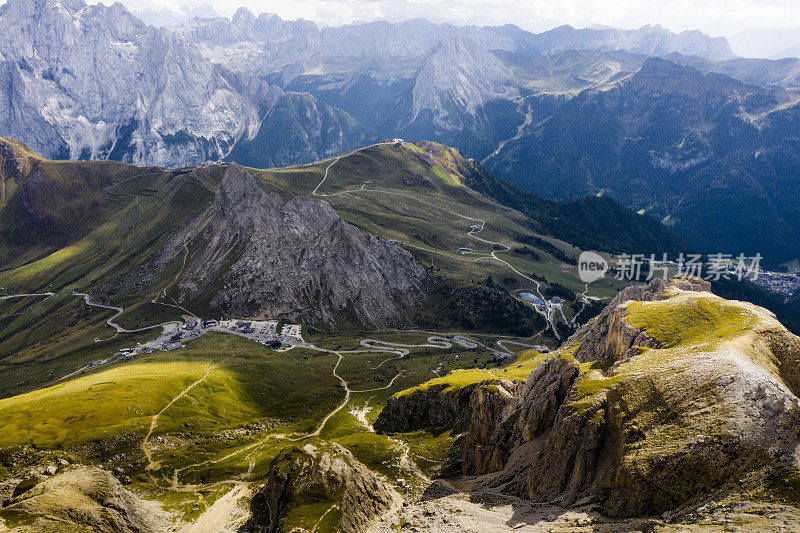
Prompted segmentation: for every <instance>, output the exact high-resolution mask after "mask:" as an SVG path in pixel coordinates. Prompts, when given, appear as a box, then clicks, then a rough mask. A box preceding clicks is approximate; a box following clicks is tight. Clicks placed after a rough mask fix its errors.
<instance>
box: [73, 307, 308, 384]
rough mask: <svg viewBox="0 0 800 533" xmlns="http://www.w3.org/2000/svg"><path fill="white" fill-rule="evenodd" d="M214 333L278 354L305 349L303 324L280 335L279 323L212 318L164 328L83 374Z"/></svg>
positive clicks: (287, 327) (283, 329) (289, 326)
mask: <svg viewBox="0 0 800 533" xmlns="http://www.w3.org/2000/svg"><path fill="white" fill-rule="evenodd" d="M211 332H218V333H229V334H231V335H239V336H240V337H245V338H247V339H250V340H252V341H254V342H257V343H259V344H262V345H264V346H267V347H269V348H271V349H273V350H275V351H286V350H290V349H292V348H294V347H295V346H303V345H305V340H304V339H303V335H302V326H301V325H300V324H285V325H283V326H281V329H280V332H278V321H277V320H239V319H229V320H221V321H217V320H214V319H211V318H189V319H188V320H187V321H186V322H185V323H184V324H183V325H181V324H180V323H179V322H171V323H169V324H166V325H164V330H163V331H162V333H161V335H159V336H158V337H156V338H155V339H153V340H151V341H149V342H146V343H143V344H137V345H136V346H134V347H132V348H123V349H121V350H119V351H117V352H115V353H114V354H113V355H112V356H111V357H109V358H106V359H98V360H96V361H92V362H91V363H89V364H88V365H87V366H86V367H85V368H84V369H82V371H81V372H79V373H82V372H83V371H85V370H87V369H89V368H94V367H98V366H103V365H107V364H109V363H112V362H114V361H127V360H129V359H132V358H133V357H135V356H136V355H140V354H149V353H153V352H155V351H156V350H163V351H165V352H170V351H172V350H178V349H180V348H183V347H184V346H185V343H187V342H189V341H191V340H193V339H196V338H197V337H199V336H200V335H203V334H205V333H211Z"/></svg>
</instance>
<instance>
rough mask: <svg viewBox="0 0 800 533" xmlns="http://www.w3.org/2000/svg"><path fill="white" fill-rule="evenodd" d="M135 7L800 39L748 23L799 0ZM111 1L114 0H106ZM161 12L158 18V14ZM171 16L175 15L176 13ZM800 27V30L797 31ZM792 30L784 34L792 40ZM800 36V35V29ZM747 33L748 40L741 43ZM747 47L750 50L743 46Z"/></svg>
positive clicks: (172, 1) (287, 0) (795, 22)
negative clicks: (651, 28)
mask: <svg viewBox="0 0 800 533" xmlns="http://www.w3.org/2000/svg"><path fill="white" fill-rule="evenodd" d="M122 2H123V3H124V4H126V5H127V6H128V7H129V9H131V10H132V11H136V12H140V13H141V12H145V13H146V14H147V13H148V12H149V14H153V13H156V12H160V11H161V10H163V9H164V8H165V7H166V8H168V9H169V10H170V11H171V13H169V15H170V16H166V15H167V14H166V13H162V14H161V15H162V18H161V20H169V19H171V18H172V16H171V15H172V14H182V13H190V14H208V13H209V12H210V11H211V10H210V9H209V7H210V8H211V9H213V11H216V12H217V13H219V14H221V15H225V16H230V15H231V14H233V12H234V11H235V10H236V9H237V8H238V7H239V6H242V5H243V6H245V7H247V8H249V9H250V10H251V11H253V12H254V13H256V14H258V13H262V12H271V13H277V14H278V15H279V16H281V17H282V18H285V19H295V18H300V17H302V18H307V19H311V20H314V21H317V22H319V23H322V24H328V25H339V24H344V23H348V22H353V21H358V20H360V21H367V20H375V19H387V20H390V21H397V20H405V19H409V18H414V17H422V18H427V19H429V20H433V21H435V22H452V23H457V24H481V25H484V24H505V23H509V22H510V23H514V24H517V25H518V26H521V27H522V28H524V29H527V30H531V31H543V30H547V29H550V28H552V27H555V26H558V25H561V24H571V25H573V26H576V27H588V26H593V25H605V26H614V27H620V28H637V27H640V26H643V25H645V24H661V25H662V26H666V27H668V28H670V29H671V30H673V31H682V30H685V29H695V28H697V29H701V30H703V31H704V32H706V33H709V34H711V35H714V36H717V35H725V36H727V37H732V36H734V37H735V38H734V39H733V41H734V43H733V44H734V48H736V47H737V46H745V47H752V46H755V47H759V46H761V47H764V46H766V45H769V46H770V47H772V48H781V47H784V48H790V47H791V46H793V45H795V44H796V43H794V42H788V41H787V42H785V43H784V42H778V43H774V42H772V43H764V42H763V41H764V40H767V41H769V40H772V41H774V40H776V38H778V37H777V34H766V35H764V34H763V33H755V34H753V33H752V32H751V34H750V35H747V34H745V35H744V36H742V35H740V34H742V32H745V31H748V30H764V29H772V30H774V29H780V28H797V27H800V0H660V1H655V0H480V1H479V0H461V1H453V0H447V1H445V0H405V1H399V0H122ZM104 3H110V0H104ZM156 20H158V19H156ZM148 22H153V21H148ZM170 22H172V21H171V20H170ZM797 33H799V34H800V32H797ZM791 37H792V34H791V33H788V34H787V35H786V36H784V37H780V38H779V40H780V39H783V40H792V39H791ZM798 40H800V35H799V36H798ZM738 41H742V42H743V43H744V44H741V43H739V42H738ZM740 53H744V51H740Z"/></svg>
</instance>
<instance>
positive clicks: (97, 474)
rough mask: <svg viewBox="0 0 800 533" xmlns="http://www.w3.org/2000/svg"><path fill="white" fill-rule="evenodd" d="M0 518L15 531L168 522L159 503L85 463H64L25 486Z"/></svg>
mask: <svg viewBox="0 0 800 533" xmlns="http://www.w3.org/2000/svg"><path fill="white" fill-rule="evenodd" d="M0 519H4V520H5V521H6V523H8V524H20V525H19V526H17V527H15V528H14V529H12V530H11V531H13V532H15V533H37V532H51V531H96V532H107V533H116V532H130V533H134V532H135V533H147V532H153V533H155V532H158V531H164V530H165V529H166V528H167V526H168V525H169V521H168V519H169V516H168V514H167V513H166V512H165V511H163V510H162V509H161V508H160V507H159V506H158V505H156V504H155V503H152V502H147V501H144V500H141V499H139V498H138V497H136V496H135V495H134V494H133V493H131V492H130V491H128V490H126V489H125V488H124V487H123V486H122V484H121V483H120V482H119V481H118V480H117V479H116V478H115V477H114V476H112V475H111V474H110V473H109V472H106V471H105V470H101V469H99V468H95V467H87V466H71V467H67V468H66V469H65V470H63V471H61V472H59V473H57V474H56V475H54V476H52V477H50V478H48V479H46V480H44V481H42V482H40V483H38V484H35V485H34V486H33V487H32V488H28V487H26V490H24V491H22V492H21V493H20V494H18V495H15V496H14V497H13V498H12V499H11V500H10V501H9V502H8V505H6V506H5V507H3V508H2V509H0ZM1 526H2V520H0V527H1Z"/></svg>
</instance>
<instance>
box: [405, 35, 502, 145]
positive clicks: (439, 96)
mask: <svg viewBox="0 0 800 533" xmlns="http://www.w3.org/2000/svg"><path fill="white" fill-rule="evenodd" d="M513 80H514V75H513V72H512V71H511V70H510V69H509V68H508V67H506V66H505V65H503V63H502V62H501V61H500V60H499V59H497V58H496V57H495V56H494V55H492V54H491V53H489V52H487V51H485V50H484V49H483V48H481V47H480V46H478V44H477V43H475V41H473V40H472V39H469V38H467V37H464V36H462V35H450V36H448V37H447V38H445V39H444V40H443V41H442V43H441V44H440V45H439V47H438V49H437V50H436V51H435V52H433V53H432V54H431V55H430V56H429V57H428V58H427V60H426V61H425V64H424V66H423V67H422V69H421V70H420V71H419V73H418V74H417V77H416V82H415V84H414V90H413V97H414V106H413V111H412V117H415V118H416V117H417V116H418V115H419V114H420V113H421V112H422V111H423V110H429V111H431V112H432V113H434V115H435V117H436V118H435V122H436V123H437V124H439V125H442V126H444V127H447V128H448V129H452V128H455V127H457V124H456V123H455V122H454V121H457V120H458V118H457V117H458V115H459V113H463V112H464V111H466V112H467V113H470V114H474V113H475V112H476V110H478V109H479V108H480V107H482V106H483V105H484V104H485V103H487V102H488V101H490V100H492V99H495V98H501V97H506V98H508V97H510V96H512V95H513V94H516V88H515V87H514V84H513ZM412 120H413V119H412Z"/></svg>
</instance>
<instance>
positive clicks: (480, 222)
mask: <svg viewBox="0 0 800 533" xmlns="http://www.w3.org/2000/svg"><path fill="white" fill-rule="evenodd" d="M359 150H361V149H360V148H359V149H356V150H352V151H350V152H348V153H346V154H343V155H340V156H337V157H336V158H335V159H334V160H333V161H332V162H331V163H330V164H329V165H328V166H327V167H325V174H324V175H323V176H322V180H320V182H319V183H318V184H317V186H316V187H314V190H313V191H312V192H311V194H312V195H313V196H319V197H331V196H337V195H339V194H356V193H362V194H363V193H369V194H374V193H378V194H391V195H397V196H403V197H406V198H412V199H414V200H415V201H418V202H420V203H423V204H426V205H429V206H431V207H433V208H435V209H437V210H439V211H443V212H445V213H449V214H451V215H454V216H457V217H460V218H463V219H465V220H469V221H471V222H475V224H474V225H473V227H472V228H471V229H470V230H469V231H468V232H467V235H468V236H469V237H471V238H473V239H475V240H477V241H479V242H482V243H484V244H488V245H490V246H492V247H495V246H499V247H501V248H502V249H501V250H493V251H492V252H490V255H483V256H480V257H477V258H474V259H466V258H463V257H460V256H458V255H455V254H450V253H447V252H440V251H438V250H436V249H428V248H424V247H422V246H416V245H413V244H409V243H402V244H403V245H404V246H408V247H411V248H416V249H419V250H425V251H427V252H433V253H434V254H438V255H445V256H448V257H451V258H454V259H456V260H459V261H467V262H472V263H477V262H478V261H481V260H484V259H494V260H495V261H497V262H498V263H501V264H503V265H505V266H506V267H507V268H508V269H510V270H511V271H512V272H513V273H515V274H516V275H518V276H519V277H521V278H523V279H525V280H527V281H529V282H531V283H533V284H534V285H535V291H536V293H537V294H538V295H539V298H540V299H541V300H542V301H543V302H545V306H546V307H547V308H548V309H547V311H540V310H539V309H538V308H537V307H535V306H534V310H535V311H536V312H537V313H539V314H540V315H542V316H543V317H544V318H545V320H547V322H548V324H549V325H550V329H551V330H552V331H553V334H554V335H555V337H556V339H558V340H561V336H560V335H559V334H558V331H557V330H556V326H555V321H554V318H553V317H554V313H553V312H552V311H553V310H552V309H550V307H551V306H550V305H549V304H548V303H547V299H546V298H545V297H544V295H543V294H542V291H541V282H539V281H538V280H536V279H534V278H532V277H530V276H528V275H526V274H523V273H522V272H520V271H519V270H517V269H516V268H515V267H514V266H513V265H512V264H511V263H509V262H508V261H506V260H505V259H501V258H500V257H498V256H497V254H498V253H504V252H508V251H510V250H511V247H510V246H508V245H506V244H503V243H500V242H495V241H490V240H487V239H482V238H481V237H478V236H477V234H478V233H480V232H482V231H483V230H484V228H485V227H486V220H484V219H482V218H476V217H472V216H469V215H465V214H463V213H458V212H456V211H451V210H450V209H447V208H444V207H441V206H439V205H436V204H434V203H432V202H427V201H425V200H422V199H420V198H417V197H415V196H411V195H408V194H404V193H401V192H398V191H389V190H386V189H380V188H373V189H364V188H363V187H361V188H360V189H358V190H346V191H340V192H338V193H321V192H319V188H320V187H321V186H322V184H323V183H325V180H326V179H327V178H328V174H329V173H330V170H331V168H333V166H334V165H335V164H336V163H337V162H338V161H339V160H340V159H342V158H343V157H347V156H349V155H350V154H353V153H355V152H357V151H359ZM476 226H478V227H476Z"/></svg>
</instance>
